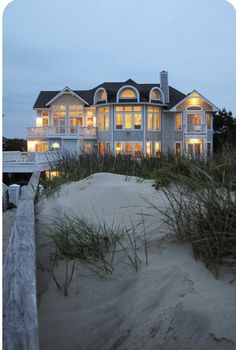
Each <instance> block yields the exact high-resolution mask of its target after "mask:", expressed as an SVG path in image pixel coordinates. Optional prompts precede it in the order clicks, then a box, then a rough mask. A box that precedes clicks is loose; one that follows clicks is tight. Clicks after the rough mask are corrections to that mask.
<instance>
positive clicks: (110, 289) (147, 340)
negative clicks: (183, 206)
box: [36, 173, 236, 350]
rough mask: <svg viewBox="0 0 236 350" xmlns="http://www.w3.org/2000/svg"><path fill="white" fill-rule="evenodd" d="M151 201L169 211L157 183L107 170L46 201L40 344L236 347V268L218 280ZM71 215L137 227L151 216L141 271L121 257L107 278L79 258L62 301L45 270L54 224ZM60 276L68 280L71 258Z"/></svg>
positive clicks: (177, 349) (132, 349)
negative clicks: (51, 223) (49, 232)
mask: <svg viewBox="0 0 236 350" xmlns="http://www.w3.org/2000/svg"><path fill="white" fill-rule="evenodd" d="M150 202H151V203H153V204H154V205H155V206H158V208H160V209H161V208H163V209H164V208H167V207H168V203H167V201H166V199H165V196H164V194H163V193H162V191H156V190H155V189H154V187H153V186H152V181H144V182H139V181H137V179H136V178H132V177H126V176H122V175H113V174H102V173H100V174H95V175H92V176H90V177H88V178H86V179H84V180H82V181H79V182H75V183H71V184H68V185H63V186H62V188H61V190H60V191H58V192H57V193H55V194H54V195H53V196H52V197H49V198H45V197H42V198H41V199H40V201H39V202H38V204H37V207H36V218H37V220H36V240H37V265H38V271H37V279H38V306H39V335H40V349H41V350H49V349H50V350H51V349H57V350H67V349H69V350H78V349H80V350H116V349H120V350H141V349H144V350H154V349H155V350H159V349H160V350H190V349H191V350H231V349H236V333H235V325H236V274H235V272H234V271H233V270H230V269H229V268H224V269H222V272H221V275H220V278H219V279H218V280H216V279H215V277H214V276H213V275H212V273H211V272H210V271H208V270H207V269H206V267H205V266H204V265H203V264H202V263H201V262H200V261H195V260H194V258H193V254H192V249H191V246H190V245H189V244H187V243H184V242H180V241H177V240H176V239H175V238H174V237H173V236H172V235H171V232H169V229H168V228H167V227H166V226H165V225H163V223H162V220H161V214H160V213H158V211H156V210H155V209H153V208H151V207H150V205H149V203H150ZM63 212H71V213H74V214H76V215H80V216H81V217H84V218H86V219H87V220H88V221H90V222H94V223H97V222H98V220H101V221H102V220H105V222H106V223H107V225H114V224H119V223H122V224H123V225H130V222H131V220H132V222H134V223H138V222H140V221H141V219H142V217H143V218H144V219H145V227H146V228H147V234H148V241H149V245H148V264H146V263H145V257H146V256H145V252H144V250H143V249H140V252H138V254H139V256H140V259H141V261H142V264H141V265H140V268H139V270H138V272H135V271H134V269H133V268H132V266H131V265H130V264H129V263H128V261H127V259H125V256H124V255H122V253H120V254H118V255H117V259H116V263H115V268H114V271H113V273H112V274H110V275H107V276H104V275H103V276H101V275H99V274H98V273H95V272H93V271H91V270H89V269H88V268H86V267H85V266H84V265H82V264H80V263H78V264H76V270H75V273H74V276H73V280H72V284H71V288H70V291H69V296H67V297H64V296H63V295H62V294H60V293H59V291H58V288H57V286H56V284H55V282H54V280H53V279H52V277H51V276H50V274H49V273H48V272H47V271H46V270H45V269H44V266H45V265H46V264H47V261H48V256H49V250H48V246H47V245H46V243H47V241H48V238H47V225H48V222H49V220H50V218H51V217H55V216H57V215H62V213H63ZM140 227H142V226H140ZM140 230H141V228H140ZM55 273H56V276H57V279H58V280H63V278H64V275H65V264H64V262H63V261H62V262H60V264H59V265H58V267H57V268H56V271H55Z"/></svg>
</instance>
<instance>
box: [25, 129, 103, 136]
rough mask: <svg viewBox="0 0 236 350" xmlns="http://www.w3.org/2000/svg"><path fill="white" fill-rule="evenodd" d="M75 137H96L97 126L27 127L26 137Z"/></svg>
mask: <svg viewBox="0 0 236 350" xmlns="http://www.w3.org/2000/svg"><path fill="white" fill-rule="evenodd" d="M56 136H61V137H63V136H64V137H65V136H66V137H77V138H78V139H96V138H97V128H96V127H91V126H83V127H80V126H60V127H58V126H42V127H33V128H27V137H30V138H32V137H33V138H34V137H45V138H48V137H56Z"/></svg>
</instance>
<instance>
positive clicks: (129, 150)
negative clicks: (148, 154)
mask: <svg viewBox="0 0 236 350" xmlns="http://www.w3.org/2000/svg"><path fill="white" fill-rule="evenodd" d="M125 154H126V155H128V156H132V143H131V142H126V144H125Z"/></svg>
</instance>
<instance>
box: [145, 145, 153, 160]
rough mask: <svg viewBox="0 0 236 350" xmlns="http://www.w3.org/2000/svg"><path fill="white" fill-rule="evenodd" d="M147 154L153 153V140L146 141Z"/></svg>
mask: <svg viewBox="0 0 236 350" xmlns="http://www.w3.org/2000/svg"><path fill="white" fill-rule="evenodd" d="M146 155H147V157H151V155H152V143H151V142H147V143H146Z"/></svg>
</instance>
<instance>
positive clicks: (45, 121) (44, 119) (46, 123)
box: [43, 117, 48, 126]
mask: <svg viewBox="0 0 236 350" xmlns="http://www.w3.org/2000/svg"><path fill="white" fill-rule="evenodd" d="M43 126H48V117H43Z"/></svg>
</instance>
